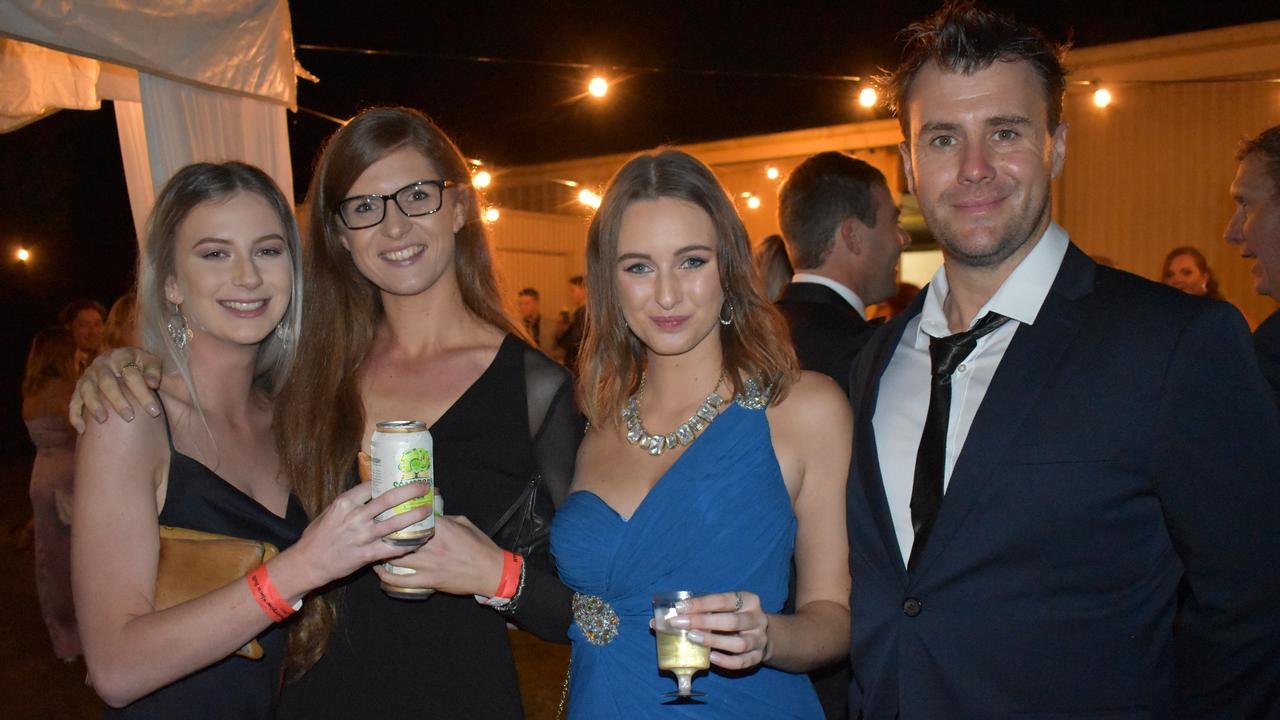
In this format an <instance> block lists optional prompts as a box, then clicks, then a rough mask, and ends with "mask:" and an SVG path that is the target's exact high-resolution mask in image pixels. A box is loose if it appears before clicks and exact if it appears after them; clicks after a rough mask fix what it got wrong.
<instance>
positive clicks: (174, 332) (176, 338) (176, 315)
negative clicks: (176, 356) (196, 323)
mask: <svg viewBox="0 0 1280 720" xmlns="http://www.w3.org/2000/svg"><path fill="white" fill-rule="evenodd" d="M165 329H166V330H168V331H169V339H170V340H172V341H173V344H174V346H175V347H177V348H178V349H179V350H183V349H185V348H186V347H187V343H189V342H191V328H190V326H188V325H187V318H186V316H185V315H183V314H182V306H181V305H176V304H175V305H174V306H173V312H172V313H170V314H169V318H168V319H167V320H166V321H165Z"/></svg>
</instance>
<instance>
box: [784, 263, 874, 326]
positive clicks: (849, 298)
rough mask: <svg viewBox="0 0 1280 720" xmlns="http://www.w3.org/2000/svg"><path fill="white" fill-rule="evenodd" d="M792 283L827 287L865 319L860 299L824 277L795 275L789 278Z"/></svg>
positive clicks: (865, 310)
mask: <svg viewBox="0 0 1280 720" xmlns="http://www.w3.org/2000/svg"><path fill="white" fill-rule="evenodd" d="M791 282H793V283H813V284H814V285H823V286H825V287H829V288H831V289H832V290H834V291H835V292H836V294H837V295H839V296H840V297H842V298H844V301H845V302H847V303H849V304H850V305H852V306H853V309H854V310H856V311H857V312H858V314H859V315H861V316H862V319H863V320H866V319H867V306H866V305H865V304H864V303H863V302H862V298H860V297H858V293H856V292H854V291H852V290H850V289H849V288H847V287H845V286H844V285H842V284H840V283H838V282H836V281H835V280H832V279H831V278H829V277H826V276H825V275H812V274H810V273H796V274H795V275H792V276H791Z"/></svg>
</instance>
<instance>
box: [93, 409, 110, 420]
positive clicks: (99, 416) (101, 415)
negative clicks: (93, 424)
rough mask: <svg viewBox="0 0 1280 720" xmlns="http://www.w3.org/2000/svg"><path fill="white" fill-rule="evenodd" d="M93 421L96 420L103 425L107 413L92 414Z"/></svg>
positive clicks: (100, 411)
mask: <svg viewBox="0 0 1280 720" xmlns="http://www.w3.org/2000/svg"><path fill="white" fill-rule="evenodd" d="M93 419H94V420H97V421H98V422H100V423H104V422H106V421H107V413H106V412H104V411H102V410H99V411H98V412H96V413H94V414H93Z"/></svg>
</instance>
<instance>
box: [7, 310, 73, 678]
mask: <svg viewBox="0 0 1280 720" xmlns="http://www.w3.org/2000/svg"><path fill="white" fill-rule="evenodd" d="M75 383H76V343H75V340H74V339H73V338H72V336H71V331H70V330H67V329H66V328H61V327H56V328H48V329H46V330H41V331H40V332H38V333H36V336H35V338H34V339H33V340H32V341H31V351H30V352H29V353H28V354H27V369H26V373H25V374H24V375H23V378H22V420H23V421H24V422H25V423H26V424H27V432H28V433H30V435H31V442H32V443H33V444H34V445H35V446H36V460H35V464H34V465H33V466H32V467H31V511H32V522H33V528H34V545H35V566H36V591H37V593H38V595H39V597H40V614H41V616H43V617H44V624H45V627H46V628H48V630H49V639H50V640H51V641H52V642H53V654H54V655H56V656H57V657H58V659H59V660H62V661H63V662H71V661H73V660H75V659H76V658H77V657H79V656H80V654H81V652H82V650H81V648H80V634H79V632H78V631H77V630H76V611H75V606H74V604H73V602H72V599H71V527H70V522H71V498H72V486H73V485H74V481H75V470H76V465H75V459H76V458H75V451H76V436H75V433H74V432H72V430H71V425H69V424H68V423H67V415H66V410H67V401H68V399H70V397H71V390H72V388H73V387H74V386H75Z"/></svg>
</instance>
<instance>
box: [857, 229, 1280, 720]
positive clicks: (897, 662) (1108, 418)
mask: <svg viewBox="0 0 1280 720" xmlns="http://www.w3.org/2000/svg"><path fill="white" fill-rule="evenodd" d="M924 296H925V294H924V293H921V294H920V296H919V297H917V298H916V301H915V303H914V304H913V305H912V306H911V308H910V309H909V310H908V311H907V312H906V313H903V314H902V315H900V316H899V317H897V318H895V319H894V320H893V321H892V322H890V323H889V324H888V325H887V326H886V327H885V328H883V329H882V330H880V331H879V332H877V333H876V335H875V336H874V337H873V338H872V339H871V340H870V342H869V343H868V344H867V346H866V348H864V350H863V352H862V354H861V355H860V356H859V359H858V363H857V365H856V367H855V372H854V379H853V382H852V387H853V392H852V394H851V401H852V402H853V407H854V413H855V442H854V455H855V458H854V466H853V470H852V471H851V477H850V480H849V485H848V513H849V514H848V518H849V542H850V565H851V570H852V574H853V594H852V601H851V602H852V646H851V654H852V660H853V668H854V674H855V678H854V681H853V683H852V684H851V687H850V691H851V702H852V704H853V707H854V708H855V710H854V711H853V717H857V711H856V708H858V707H859V706H860V707H861V711H862V717H863V718H867V719H868V720H870V719H875V720H880V719H886V720H887V719H889V718H900V719H901V720H925V719H928V720H933V719H935V718H1008V717H1023V715H1022V713H1030V715H1026V717H1053V718H1075V717H1080V718H1094V719H1102V718H1106V719H1107V720H1118V719H1120V718H1167V717H1173V716H1175V714H1183V715H1185V716H1193V717H1214V718H1247V717H1272V716H1276V715H1278V714H1280V611H1277V607H1278V603H1280V570H1277V567H1278V564H1280V412H1277V409H1276V407H1275V405H1274V404H1273V403H1271V402H1270V400H1269V393H1268V389H1267V387H1266V385H1265V383H1264V381H1263V379H1262V376H1261V374H1260V373H1259V370H1258V365H1257V361H1256V359H1255V356H1254V354H1253V352H1252V349H1251V347H1250V337H1249V334H1248V327H1247V326H1246V325H1245V323H1244V322H1243V318H1241V317H1240V315H1239V313H1238V312H1237V311H1236V310H1235V309H1234V308H1232V307H1231V306H1229V305H1227V304H1225V303H1216V302H1211V301H1206V300H1204V299H1202V298H1193V297H1191V296H1189V295H1185V294H1183V293H1180V292H1177V291H1175V290H1171V289H1170V288H1166V287H1163V286H1160V285H1157V284H1155V283H1152V282H1149V281H1146V280H1143V279H1141V278H1138V277H1136V276H1134V275H1130V274H1128V273H1124V272H1120V271H1117V270H1112V269H1110V268H1103V267H1098V266H1096V265H1095V264H1094V263H1093V261H1091V260H1089V259H1088V258H1087V257H1086V256H1085V255H1084V254H1083V253H1082V252H1081V251H1080V250H1079V249H1078V248H1076V247H1075V246H1074V245H1072V246H1071V247H1070V248H1069V250H1068V252H1067V255H1066V257H1065V259H1064V261H1063V264H1062V267H1061V269H1060V270H1059V272H1058V276H1057V278H1056V279H1055V281H1054V284H1053V286H1052V289H1051V291H1050V292H1049V295H1048V297H1047V298H1046V299H1045V302H1044V305H1043V307H1042V309H1041V311H1040V314H1039V316H1038V317H1037V320H1036V322H1035V324H1034V325H1024V326H1020V327H1019V328H1018V329H1017V332H1016V334H1015V335H1014V338H1013V340H1012V342H1011V344H1010V346H1009V348H1008V350H1007V352H1006V353H1005V355H1004V358H1003V360H1002V361H1001V363H1000V366H999V368H998V370H997V372H996V375H995V377H994V378H993V380H992V384H991V387H990V388H989V390H988V391H987V394H986V396H985V399H984V400H983V402H982V406H981V408H980V410H979V412H978V414H977V416H976V417H975V418H974V421H973V425H972V426H971V429H970V431H969V435H968V439H967V441H966V443H965V446H964V449H963V451H962V452H961V454H960V456H959V458H958V460H957V462H956V465H955V469H954V471H953V473H952V476H951V480H950V483H949V485H948V488H947V493H946V496H945V498H944V501H943V505H942V509H941V511H940V513H939V515H938V519H937V523H936V525H935V526H934V530H933V535H932V536H931V538H930V540H929V544H928V547H927V550H926V552H925V554H924V557H923V558H921V560H920V561H919V566H918V568H917V569H916V571H915V572H914V573H912V574H911V575H908V573H907V571H906V569H905V565H904V563H903V559H902V555H901V552H900V550H899V547H898V542H897V539H896V536H895V535H894V530H893V523H892V520H891V518H890V514H889V509H888V506H887V504H886V501H885V493H884V487H883V484H882V481H881V477H880V470H879V459H878V457H877V453H876V442H875V436H874V429H873V426H872V422H871V420H872V417H873V414H874V412H875V408H876V405H877V403H887V402H893V398H891V397H878V385H879V379H880V377H881V375H882V374H883V372H884V368H885V366H886V364H887V363H888V361H889V358H890V357H891V355H892V353H893V350H894V348H895V346H896V345H897V343H898V341H899V339H900V338H901V337H902V333H903V330H904V327H905V325H906V324H907V321H908V320H910V319H911V318H912V317H914V316H916V315H918V314H919V313H920V308H921V306H922V303H923V299H924ZM1175 618H1176V619H1175ZM1175 626H1176V628H1175ZM1077 713H1079V714H1077Z"/></svg>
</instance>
